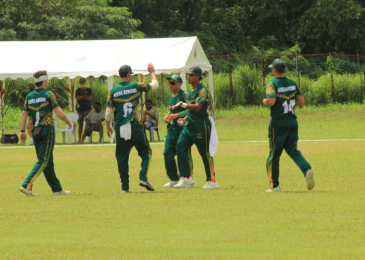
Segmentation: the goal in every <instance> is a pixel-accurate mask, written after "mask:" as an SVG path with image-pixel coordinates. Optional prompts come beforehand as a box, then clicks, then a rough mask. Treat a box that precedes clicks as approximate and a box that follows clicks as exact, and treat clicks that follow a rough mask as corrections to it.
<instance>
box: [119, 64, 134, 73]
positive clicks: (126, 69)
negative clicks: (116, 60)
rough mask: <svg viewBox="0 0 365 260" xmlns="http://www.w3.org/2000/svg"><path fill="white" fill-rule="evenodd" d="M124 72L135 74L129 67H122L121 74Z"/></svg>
mask: <svg viewBox="0 0 365 260" xmlns="http://www.w3.org/2000/svg"><path fill="white" fill-rule="evenodd" d="M123 72H130V73H132V74H133V72H132V68H131V66H129V65H123V66H122V67H120V68H119V74H120V73H123Z"/></svg>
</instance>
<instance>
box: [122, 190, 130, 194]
mask: <svg viewBox="0 0 365 260" xmlns="http://www.w3.org/2000/svg"><path fill="white" fill-rule="evenodd" d="M121 193H131V192H130V191H129V190H122V192H121Z"/></svg>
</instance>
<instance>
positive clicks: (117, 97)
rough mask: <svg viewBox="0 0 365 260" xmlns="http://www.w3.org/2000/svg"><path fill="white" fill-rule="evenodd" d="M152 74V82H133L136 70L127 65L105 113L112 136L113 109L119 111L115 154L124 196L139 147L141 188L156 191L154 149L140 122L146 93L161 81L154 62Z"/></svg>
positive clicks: (110, 93)
mask: <svg viewBox="0 0 365 260" xmlns="http://www.w3.org/2000/svg"><path fill="white" fill-rule="evenodd" d="M147 70H148V72H149V73H150V74H151V77H152V82H151V83H150V84H145V83H138V84H137V83H131V82H130V81H131V79H132V74H133V72H132V68H131V67H130V66H128V65H123V66H121V67H120V69H119V76H120V78H121V82H120V83H119V84H118V85H116V86H115V87H113V88H112V89H111V90H110V92H109V93H108V100H107V109H106V113H105V119H106V132H107V135H108V136H109V137H110V136H111V132H112V130H111V126H110V120H111V115H112V114H113V108H114V107H115V109H116V122H115V132H116V141H117V145H116V151H115V155H116V158H117V163H118V171H119V175H120V180H121V182H122V193H126V192H129V174H128V172H129V166H128V161H129V153H130V151H131V149H132V147H133V146H135V147H136V149H137V151H138V155H139V156H140V157H141V159H142V169H141V171H140V173H139V178H140V182H139V185H140V186H142V187H145V188H146V189H147V190H149V191H154V190H155V189H154V188H153V186H152V185H151V184H150V183H149V181H148V172H149V165H150V161H151V156H152V150H151V148H150V144H149V142H148V140H147V137H146V133H145V131H144V129H143V127H142V126H141V124H140V123H139V120H138V114H139V113H138V111H137V110H138V109H137V108H138V106H139V101H140V96H141V94H142V92H148V91H150V90H154V89H157V88H158V81H157V77H156V74H155V68H154V67H153V64H152V63H149V64H148V66H147Z"/></svg>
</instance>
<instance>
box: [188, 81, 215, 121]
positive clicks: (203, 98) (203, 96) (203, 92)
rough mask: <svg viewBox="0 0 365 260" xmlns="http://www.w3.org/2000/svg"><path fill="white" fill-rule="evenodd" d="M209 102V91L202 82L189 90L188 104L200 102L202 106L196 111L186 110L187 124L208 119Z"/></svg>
mask: <svg viewBox="0 0 365 260" xmlns="http://www.w3.org/2000/svg"><path fill="white" fill-rule="evenodd" d="M209 102H210V94H209V91H208V89H207V88H206V87H204V86H203V85H202V84H199V86H198V87H197V88H196V89H195V90H191V91H190V92H189V95H188V104H195V103H201V104H202V105H203V106H202V108H201V109H200V110H199V111H198V112H195V111H192V110H188V124H195V123H198V122H200V121H204V120H206V119H208V117H209V114H208V107H209Z"/></svg>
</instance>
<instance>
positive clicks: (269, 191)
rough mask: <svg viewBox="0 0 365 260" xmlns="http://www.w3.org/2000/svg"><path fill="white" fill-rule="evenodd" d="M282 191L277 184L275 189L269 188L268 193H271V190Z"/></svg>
mask: <svg viewBox="0 0 365 260" xmlns="http://www.w3.org/2000/svg"><path fill="white" fill-rule="evenodd" d="M280 191H281V189H280V186H277V187H275V188H273V189H267V190H266V192H267V193H271V192H280Z"/></svg>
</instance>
